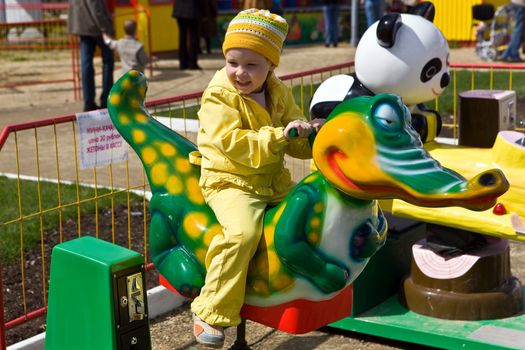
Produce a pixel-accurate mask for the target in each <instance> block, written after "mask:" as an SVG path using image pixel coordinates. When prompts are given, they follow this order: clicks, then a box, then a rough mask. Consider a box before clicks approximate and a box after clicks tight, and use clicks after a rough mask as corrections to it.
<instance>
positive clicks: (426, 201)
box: [327, 149, 499, 210]
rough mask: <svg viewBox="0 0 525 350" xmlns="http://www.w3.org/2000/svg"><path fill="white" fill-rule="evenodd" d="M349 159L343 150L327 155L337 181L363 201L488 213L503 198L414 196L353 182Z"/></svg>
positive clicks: (455, 194)
mask: <svg viewBox="0 0 525 350" xmlns="http://www.w3.org/2000/svg"><path fill="white" fill-rule="evenodd" d="M346 159H348V156H347V155H346V154H345V153H344V152H342V151H341V150H339V149H337V150H333V151H332V152H330V153H329V154H328V155H327V160H328V165H329V166H330V169H331V170H332V171H333V173H334V174H335V175H336V176H337V178H338V179H339V180H341V181H342V182H343V183H344V184H345V185H346V186H347V189H346V191H347V192H349V193H348V194H350V195H352V196H356V197H358V198H361V199H374V198H384V199H387V198H396V199H402V200H405V201H407V202H409V203H412V204H415V205H419V206H425V207H443V206H454V205H458V206H462V207H465V208H468V209H471V210H486V209H489V208H491V207H493V206H494V205H495V204H496V200H497V197H498V196H499V194H495V193H476V192H474V191H470V193H468V192H469V191H462V192H446V193H433V194H432V193H421V196H414V195H413V194H412V193H410V192H408V191H406V190H405V189H403V188H402V187H397V186H392V185H390V184H386V183H378V184H373V185H371V184H366V185H363V184H359V183H356V182H354V181H352V180H351V179H350V178H349V177H348V176H346V174H345V173H344V171H343V170H342V168H341V166H340V163H341V162H343V161H345V160H346ZM423 176H424V175H423ZM416 193H419V192H416Z"/></svg>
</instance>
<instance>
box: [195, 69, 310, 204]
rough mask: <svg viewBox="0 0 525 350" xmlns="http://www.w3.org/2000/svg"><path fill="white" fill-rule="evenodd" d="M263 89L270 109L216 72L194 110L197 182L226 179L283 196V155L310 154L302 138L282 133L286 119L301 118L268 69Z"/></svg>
mask: <svg viewBox="0 0 525 350" xmlns="http://www.w3.org/2000/svg"><path fill="white" fill-rule="evenodd" d="M266 91H267V93H266V96H267V102H266V106H267V109H268V111H270V112H269V113H268V111H267V110H266V109H264V108H263V107H262V106H261V105H259V104H258V103H257V102H256V101H255V100H253V99H252V98H250V97H248V96H245V95H242V94H240V93H239V91H238V90H237V89H235V88H234V87H233V86H232V85H231V83H230V82H229V80H228V77H227V76H226V69H225V68H223V69H221V70H220V71H218V72H217V73H216V74H215V76H214V77H213V79H212V80H211V82H210V83H209V85H208V87H207V88H206V90H205V91H204V94H203V96H202V103H201V108H200V110H199V112H198V116H199V120H200V128H199V133H198V136H197V143H198V146H199V151H200V153H201V154H202V163H201V179H200V185H201V186H203V187H217V186H221V185H222V184H224V182H228V183H233V184H235V185H237V186H240V187H242V188H245V189H246V190H248V191H250V192H254V193H257V194H259V195H264V196H274V195H278V194H282V193H283V192H285V191H287V190H288V189H289V187H290V185H291V183H292V181H291V176H290V172H289V171H288V169H286V168H285V167H284V154H285V153H286V154H289V155H290V156H292V157H296V158H301V159H308V158H311V149H310V145H309V144H308V140H307V139H296V140H292V141H288V140H286V138H285V137H284V134H283V132H284V127H285V126H286V125H287V124H288V123H289V122H291V121H293V120H297V119H301V120H305V118H304V116H303V114H302V112H301V110H300V109H299V107H298V106H297V105H296V103H295V101H294V99H293V95H292V91H291V89H290V88H288V87H287V86H286V85H284V83H283V82H282V81H280V80H279V79H278V78H277V77H276V76H275V74H274V73H273V72H272V73H270V75H269V76H268V79H267V80H266Z"/></svg>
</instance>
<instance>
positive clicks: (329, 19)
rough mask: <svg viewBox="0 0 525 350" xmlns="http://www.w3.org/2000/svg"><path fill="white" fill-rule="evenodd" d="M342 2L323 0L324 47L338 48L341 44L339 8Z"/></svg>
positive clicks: (338, 0)
mask: <svg viewBox="0 0 525 350" xmlns="http://www.w3.org/2000/svg"><path fill="white" fill-rule="evenodd" d="M340 3H341V1H340V0H323V15H324V45H325V46H326V47H330V45H333V47H337V43H338V42H339V7H340Z"/></svg>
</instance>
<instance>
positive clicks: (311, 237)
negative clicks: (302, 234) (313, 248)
mask: <svg viewBox="0 0 525 350" xmlns="http://www.w3.org/2000/svg"><path fill="white" fill-rule="evenodd" d="M306 238H307V239H308V242H310V243H313V244H318V243H319V241H320V238H321V236H320V235H319V233H318V232H310V233H309V234H308V236H307V237H306Z"/></svg>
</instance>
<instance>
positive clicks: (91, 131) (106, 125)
mask: <svg viewBox="0 0 525 350" xmlns="http://www.w3.org/2000/svg"><path fill="white" fill-rule="evenodd" d="M76 117H77V124H78V139H79V142H80V147H79V154H80V168H81V169H87V168H92V167H98V166H101V165H106V164H110V163H116V162H120V161H123V160H126V159H128V145H127V143H126V141H125V140H124V139H123V138H122V136H121V135H120V134H119V132H118V131H117V129H115V126H114V125H113V123H112V122H111V119H110V118H109V114H108V110H107V109H101V110H96V111H91V112H83V113H77V114H76Z"/></svg>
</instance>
